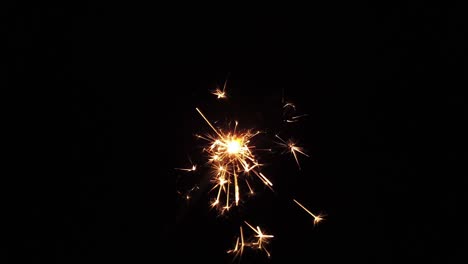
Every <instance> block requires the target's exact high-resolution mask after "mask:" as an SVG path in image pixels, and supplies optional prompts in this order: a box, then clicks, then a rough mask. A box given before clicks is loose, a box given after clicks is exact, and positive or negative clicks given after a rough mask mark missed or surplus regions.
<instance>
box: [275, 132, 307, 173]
mask: <svg viewBox="0 0 468 264" xmlns="http://www.w3.org/2000/svg"><path fill="white" fill-rule="evenodd" d="M275 136H276V138H278V139H279V140H280V141H281V142H280V143H279V144H280V145H281V146H282V147H284V148H286V149H287V150H288V151H289V152H290V153H291V154H292V155H293V156H294V159H295V160H296V164H297V166H298V167H299V169H301V164H299V159H298V158H297V153H300V154H302V155H304V156H306V157H309V155H307V154H306V153H305V152H304V149H303V148H302V147H299V146H297V145H296V143H295V142H294V141H293V140H291V139H290V140H288V141H286V140H284V139H282V138H281V137H280V136H279V135H275Z"/></svg>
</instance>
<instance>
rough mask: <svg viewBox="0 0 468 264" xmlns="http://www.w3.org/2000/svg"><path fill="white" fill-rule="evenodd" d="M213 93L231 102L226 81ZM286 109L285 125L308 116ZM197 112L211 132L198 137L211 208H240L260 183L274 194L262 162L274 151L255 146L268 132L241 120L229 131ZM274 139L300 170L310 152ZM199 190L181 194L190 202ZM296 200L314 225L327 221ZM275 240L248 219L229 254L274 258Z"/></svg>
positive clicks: (289, 106) (290, 106)
mask: <svg viewBox="0 0 468 264" xmlns="http://www.w3.org/2000/svg"><path fill="white" fill-rule="evenodd" d="M211 94H212V95H214V96H216V98H217V99H219V100H226V99H228V96H227V92H226V82H225V83H224V85H223V88H222V89H221V88H216V89H215V90H214V91H211ZM282 107H283V121H284V122H285V123H292V122H298V121H300V120H301V119H302V118H303V117H305V116H306V114H301V115H297V114H296V106H295V105H294V104H292V103H285V102H284V99H283V106H282ZM195 110H196V112H198V114H199V116H200V117H201V118H202V119H203V120H204V122H205V123H206V124H207V125H208V126H209V128H210V131H211V132H209V133H206V134H203V135H196V136H197V138H199V139H202V140H203V141H205V142H206V143H205V144H204V147H203V151H202V152H203V153H202V155H203V156H204V157H206V163H205V166H206V167H207V168H208V169H209V173H210V182H211V184H212V187H211V188H210V193H211V194H212V199H211V201H210V206H211V207H212V208H215V209H216V210H217V211H218V213H219V214H225V213H227V212H229V210H231V208H232V207H235V206H239V204H240V203H241V201H244V199H245V197H250V196H251V195H253V194H254V193H255V191H254V188H253V186H254V185H256V184H257V183H260V184H261V185H264V186H266V187H268V188H269V189H271V190H272V191H273V182H272V181H271V180H270V179H269V177H267V176H266V175H265V174H264V173H263V172H262V167H263V166H265V165H264V164H262V163H260V162H259V156H261V153H262V152H264V151H269V152H271V149H259V148H257V147H256V145H255V144H254V143H253V141H254V140H255V138H256V137H259V136H260V135H262V134H264V133H263V132H261V131H254V130H253V129H239V123H238V122H237V121H235V122H233V124H234V125H232V126H227V127H225V128H220V127H215V126H214V125H213V123H212V121H210V119H209V118H208V117H207V116H205V114H204V113H203V112H202V111H201V110H200V109H199V108H195ZM274 138H275V139H276V141H275V142H274V143H276V145H277V146H279V147H281V148H282V149H283V150H284V152H288V153H290V154H291V155H292V156H293V157H294V160H295V162H296V164H297V167H298V169H299V170H300V169H301V166H300V163H299V159H300V158H299V155H302V156H304V157H309V155H308V154H307V153H306V151H305V150H304V149H303V148H302V147H300V146H298V145H297V142H295V141H293V140H291V139H288V140H286V139H283V138H282V137H280V136H279V135H278V134H276V135H274ZM176 169H177V170H180V171H185V172H189V173H190V172H195V171H196V170H197V169H198V168H197V166H196V165H192V167H190V168H176ZM254 182H255V184H254ZM196 190H199V187H198V186H197V185H196V186H194V187H192V188H190V189H189V190H188V191H186V192H184V193H182V192H180V191H178V193H179V194H180V195H181V196H183V197H184V198H185V199H187V200H189V199H190V198H191V193H192V192H194V191H196ZM292 201H293V202H294V203H295V204H296V205H297V206H299V207H300V208H301V209H303V210H304V211H305V212H307V213H308V214H309V215H310V216H312V217H313V223H314V224H317V223H319V222H320V221H322V220H323V216H322V215H320V214H314V213H312V212H311V211H310V210H309V209H307V208H306V207H305V206H304V205H302V204H301V203H299V202H298V201H297V200H296V199H292ZM273 238H274V236H273V235H272V234H269V233H265V231H264V230H262V228H261V227H260V226H253V225H251V224H250V223H249V222H247V221H245V220H244V221H243V222H242V224H241V226H240V227H239V233H238V235H237V236H236V237H235V239H234V240H235V243H234V246H233V247H232V248H231V249H229V250H227V253H229V254H232V255H233V256H234V258H238V257H240V256H242V254H243V253H244V252H245V250H247V249H248V250H260V251H263V252H265V254H266V256H268V257H270V256H271V253H270V250H269V249H268V245H269V242H270V240H271V239H273Z"/></svg>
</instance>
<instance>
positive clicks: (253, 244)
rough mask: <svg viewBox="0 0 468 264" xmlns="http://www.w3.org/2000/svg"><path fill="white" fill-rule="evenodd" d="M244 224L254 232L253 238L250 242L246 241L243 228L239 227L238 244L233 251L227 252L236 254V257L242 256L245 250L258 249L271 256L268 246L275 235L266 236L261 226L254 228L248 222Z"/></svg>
mask: <svg viewBox="0 0 468 264" xmlns="http://www.w3.org/2000/svg"><path fill="white" fill-rule="evenodd" d="M244 223H245V224H246V225H247V226H248V227H249V228H250V229H251V230H252V231H253V232H254V234H255V235H253V237H252V238H250V239H248V241H244V233H243V229H242V226H240V227H239V230H240V235H239V236H238V237H237V238H236V243H235V246H234V248H233V249H230V250H228V251H227V253H233V254H235V257H234V258H236V257H238V256H242V254H243V252H244V249H245V248H250V249H257V250H263V251H265V253H266V254H267V256H268V257H270V256H271V254H270V251H268V249H267V248H266V245H268V243H269V242H270V239H272V238H274V236H273V235H269V234H265V233H264V232H263V231H262V229H261V228H260V226H257V227H254V226H252V225H251V224H249V223H248V222H247V221H244Z"/></svg>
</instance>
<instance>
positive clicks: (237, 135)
mask: <svg viewBox="0 0 468 264" xmlns="http://www.w3.org/2000/svg"><path fill="white" fill-rule="evenodd" d="M196 110H197V111H198V113H199V114H200V115H201V116H202V117H203V119H204V120H205V121H206V123H207V124H208V125H209V126H210V128H211V129H212V130H213V132H214V135H213V134H207V135H205V136H201V135H199V136H198V137H199V138H201V139H204V140H207V141H208V142H209V146H208V147H206V148H205V149H204V151H206V152H207V153H208V155H209V161H210V163H211V167H212V169H213V179H212V182H213V183H214V187H213V188H212V189H211V190H212V191H213V190H217V191H216V193H217V195H216V198H215V200H214V201H213V202H212V204H211V205H212V206H213V207H217V208H218V209H220V211H221V212H223V211H224V210H229V208H230V207H231V205H233V204H235V205H236V206H237V205H239V201H240V199H241V181H242V182H244V183H245V186H246V187H247V188H248V190H249V193H253V189H252V187H251V184H250V183H249V180H250V178H251V175H255V176H257V178H258V179H260V181H261V182H263V184H264V185H266V186H268V187H270V188H271V187H272V186H273V183H272V182H271V181H270V180H269V179H268V178H267V177H266V176H265V175H264V174H263V173H262V172H260V170H259V168H260V167H261V166H262V164H260V163H259V162H258V161H257V158H256V156H255V155H254V154H253V151H252V150H253V149H255V146H251V145H250V143H251V139H252V138H254V137H255V136H257V135H258V134H260V132H258V131H257V132H252V131H250V130H246V131H237V125H238V123H237V122H235V126H234V128H233V129H232V130H229V131H227V132H224V131H222V130H221V129H217V128H215V127H214V126H213V125H212V124H211V122H210V121H209V120H208V118H206V117H205V115H204V114H203V113H202V112H201V111H200V109H198V108H196Z"/></svg>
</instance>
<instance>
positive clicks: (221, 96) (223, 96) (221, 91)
mask: <svg viewBox="0 0 468 264" xmlns="http://www.w3.org/2000/svg"><path fill="white" fill-rule="evenodd" d="M226 84H227V78H226V81H224V85H223V89H220V88H219V87H217V88H216V89H215V90H214V91H212V92H211V94H213V95H216V97H217V98H218V99H226V98H227V94H226Z"/></svg>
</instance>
